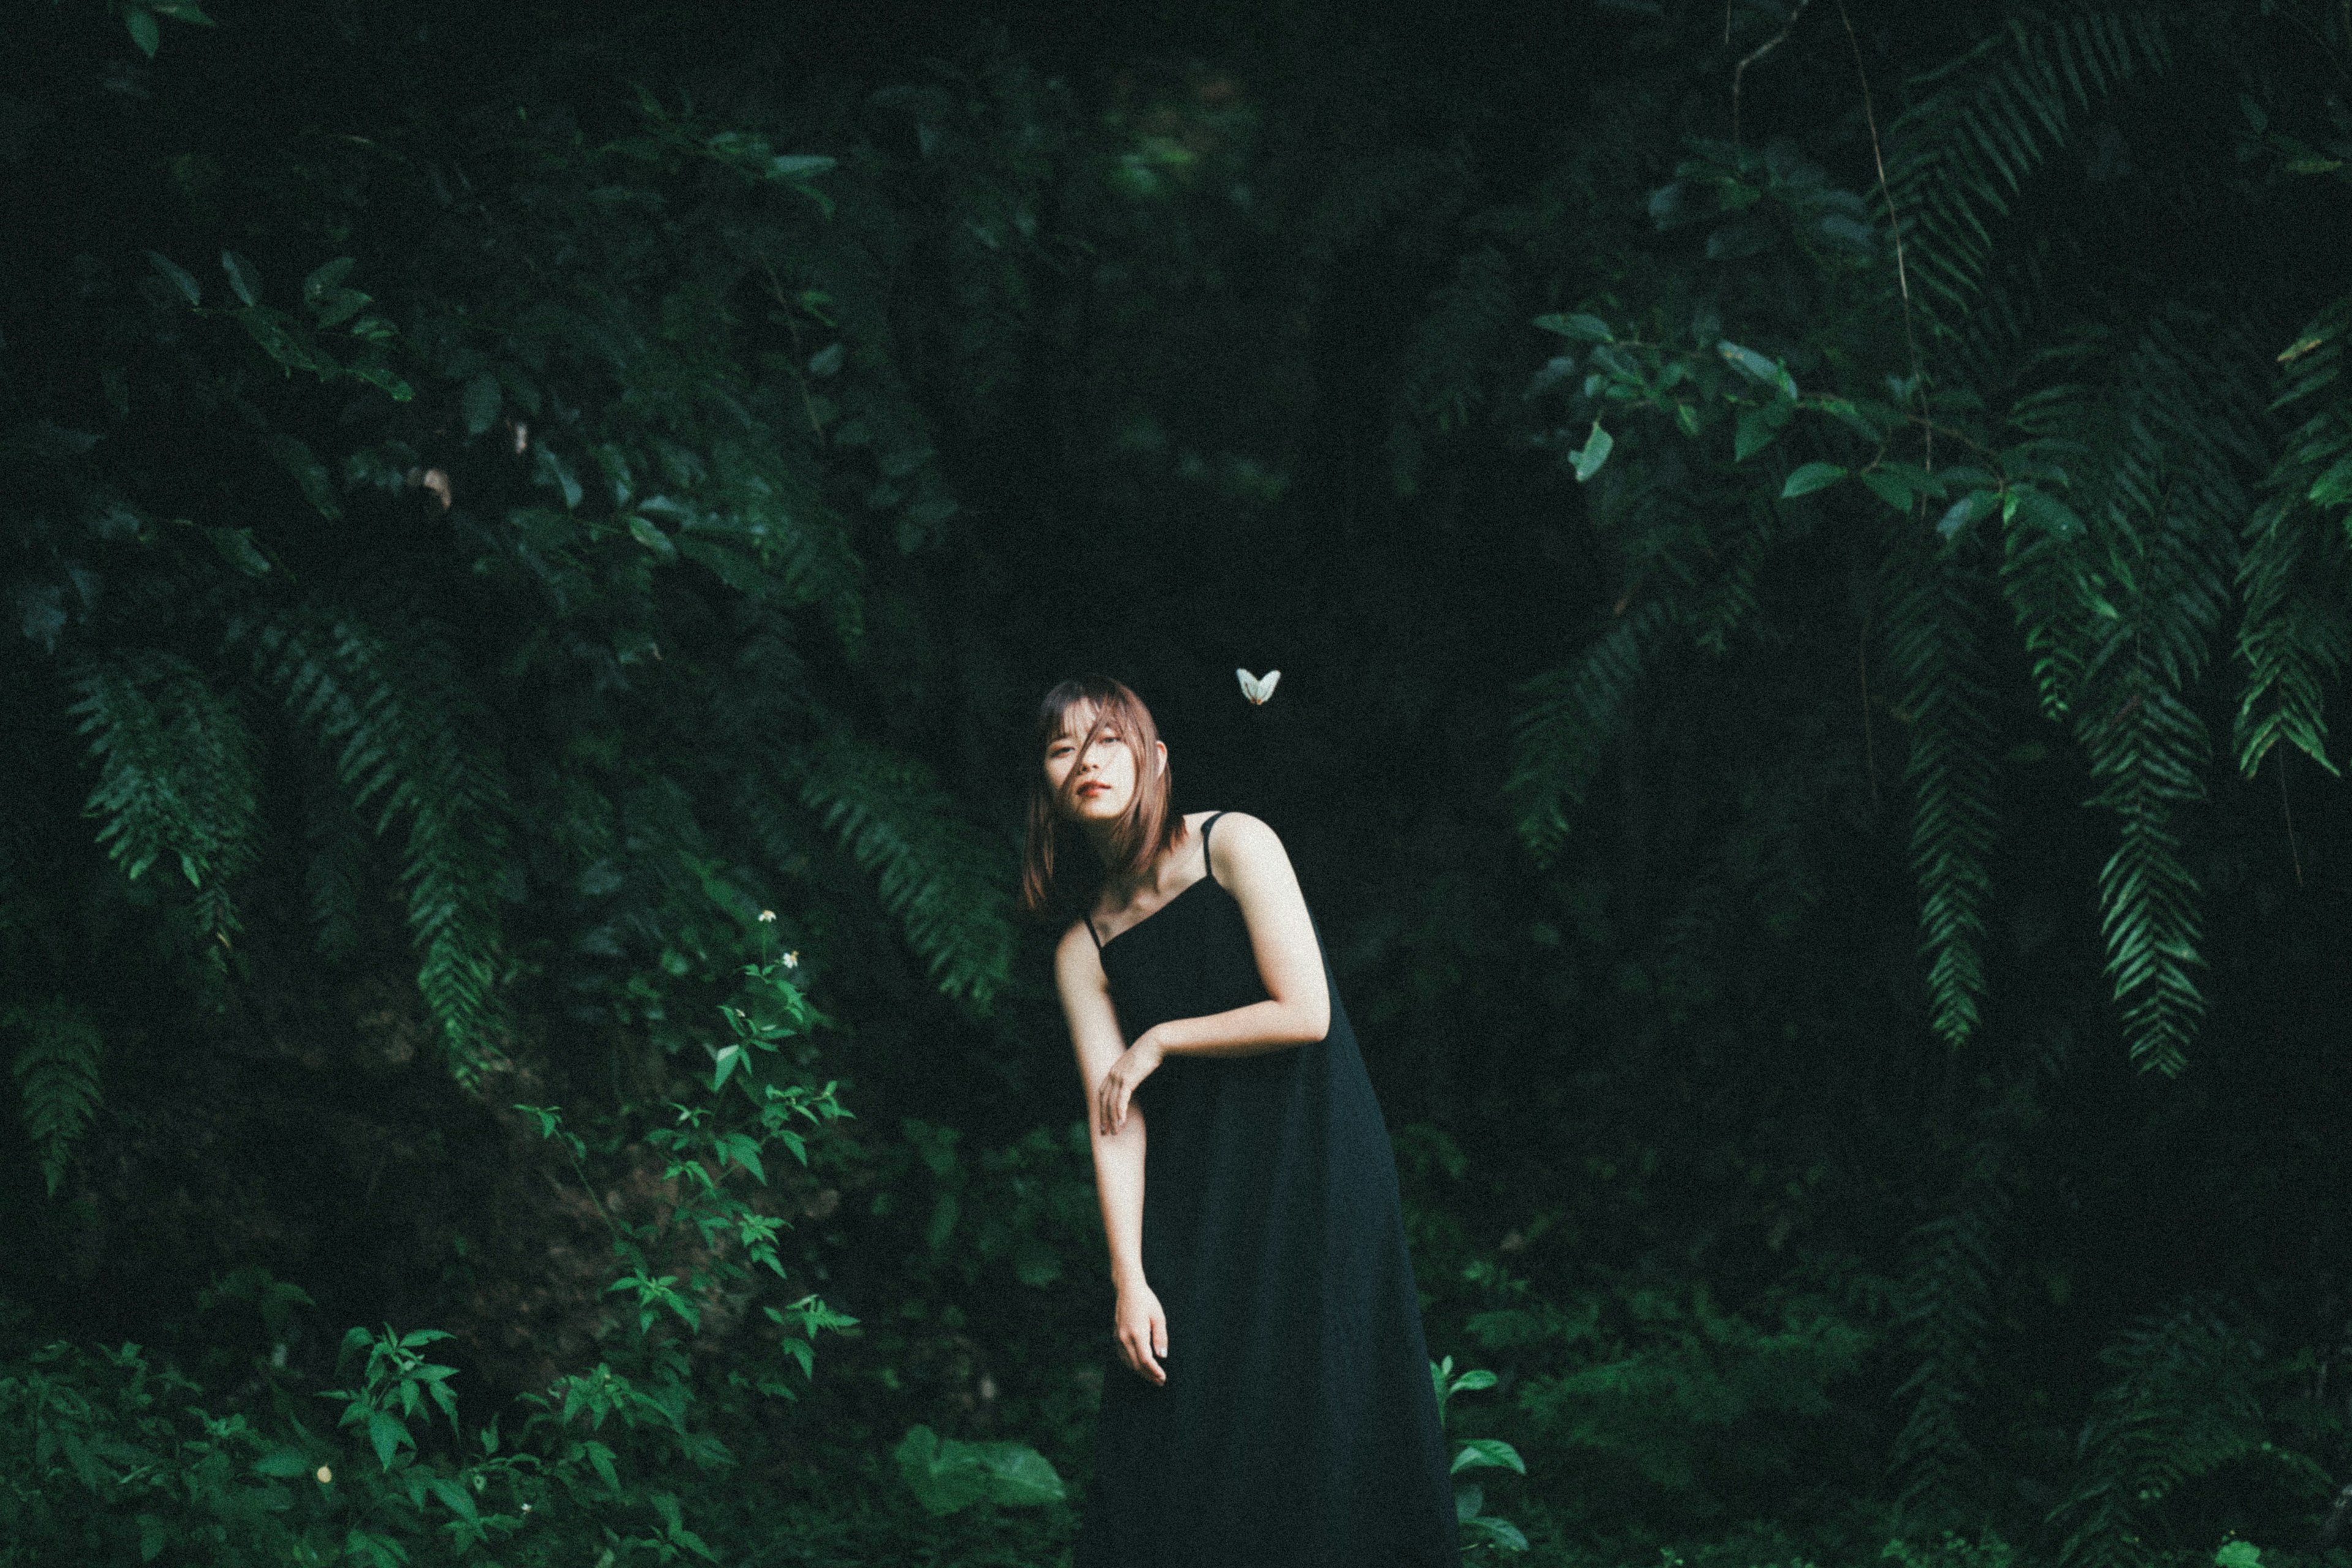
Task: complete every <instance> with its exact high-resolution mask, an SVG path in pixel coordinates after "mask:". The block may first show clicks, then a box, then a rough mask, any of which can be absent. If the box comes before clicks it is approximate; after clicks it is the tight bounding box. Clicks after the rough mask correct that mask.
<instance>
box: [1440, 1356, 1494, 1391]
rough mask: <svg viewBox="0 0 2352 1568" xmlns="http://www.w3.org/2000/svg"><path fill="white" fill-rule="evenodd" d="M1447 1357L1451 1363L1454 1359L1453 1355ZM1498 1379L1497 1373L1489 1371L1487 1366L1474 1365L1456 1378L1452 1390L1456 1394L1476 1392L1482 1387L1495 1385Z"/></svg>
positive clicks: (1447, 1360)
mask: <svg viewBox="0 0 2352 1568" xmlns="http://www.w3.org/2000/svg"><path fill="white" fill-rule="evenodd" d="M1445 1359H1446V1362H1447V1363H1449V1364H1451V1363H1452V1362H1453V1360H1454V1358H1453V1357H1452V1356H1448V1357H1446V1358H1445ZM1497 1381H1498V1379H1496V1376H1495V1374H1494V1373H1491V1372H1488V1371H1487V1370H1486V1368H1485V1367H1483V1366H1482V1367H1474V1368H1472V1369H1471V1370H1470V1371H1468V1372H1465V1373H1463V1374H1462V1375H1461V1376H1460V1377H1457V1378H1455V1379H1454V1387H1453V1390H1452V1392H1454V1393H1455V1394H1476V1393H1478V1392H1479V1391H1480V1390H1481V1389H1487V1388H1492V1387H1494V1386H1495V1384H1496V1382H1497Z"/></svg>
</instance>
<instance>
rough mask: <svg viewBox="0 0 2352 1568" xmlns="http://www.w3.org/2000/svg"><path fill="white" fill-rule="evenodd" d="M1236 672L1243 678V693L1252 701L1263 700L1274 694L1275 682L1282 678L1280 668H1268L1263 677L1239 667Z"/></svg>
mask: <svg viewBox="0 0 2352 1568" xmlns="http://www.w3.org/2000/svg"><path fill="white" fill-rule="evenodd" d="M1234 674H1235V675H1238V676H1240V677H1241V678H1242V695H1243V696H1244V697H1246V698H1248V699H1249V700H1251V701H1252V702H1263V701H1265V700H1266V699H1267V698H1269V697H1271V696H1273V695H1274V683H1275V682H1276V681H1277V680H1280V679H1282V671H1280V670H1278V669H1269V670H1267V671H1266V672H1265V677H1264V678H1263V679H1261V678H1259V677H1257V676H1255V675H1252V674H1251V673H1250V672H1249V671H1248V670H1246V669H1237V670H1235V671H1234Z"/></svg>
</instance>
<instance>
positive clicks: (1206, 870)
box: [1201, 811, 1225, 888]
mask: <svg viewBox="0 0 2352 1568" xmlns="http://www.w3.org/2000/svg"><path fill="white" fill-rule="evenodd" d="M1224 815H1225V814H1224V813H1223V812H1222V811H1221V812H1218V813H1217V814H1216V816H1212V817H1210V818H1209V820H1208V821H1206V822H1204V823H1202V824H1201V873H1202V875H1203V876H1205V877H1207V878H1208V879H1209V880H1211V881H1212V882H1217V863H1216V862H1215V861H1214V860H1212V859H1210V858H1209V829H1211V828H1213V827H1214V826H1216V825H1217V817H1218V816H1224ZM1217 886H1219V887H1220V888H1222V887H1223V886H1224V884H1223V882H1217Z"/></svg>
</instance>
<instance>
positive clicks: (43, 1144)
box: [0, 1001, 106, 1197]
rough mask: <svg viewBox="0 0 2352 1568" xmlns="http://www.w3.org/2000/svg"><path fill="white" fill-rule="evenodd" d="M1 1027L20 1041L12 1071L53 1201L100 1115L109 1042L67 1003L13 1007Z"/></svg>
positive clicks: (82, 1014)
mask: <svg viewBox="0 0 2352 1568" xmlns="http://www.w3.org/2000/svg"><path fill="white" fill-rule="evenodd" d="M0 1025H5V1026H6V1029H7V1032H8V1033H9V1034H11V1035H15V1036H16V1037H17V1039H18V1043H17V1046H16V1059H15V1061H14V1062H12V1063H11V1064H10V1067H9V1072H10V1073H11V1074H12V1075H13V1076H14V1077H15V1079H16V1093H17V1097H18V1099H19V1101H20V1106H19V1109H20V1111H21V1113H22V1115H23V1117H24V1121H25V1131H26V1134H27V1135H28V1136H30V1137H31V1139H32V1141H33V1147H34V1149H35V1150H36V1151H37V1152H38V1153H39V1155H40V1161H41V1179H42V1180H43V1181H44V1182H47V1184H48V1188H49V1195H50V1196H52V1197H54V1196H56V1195H57V1191H58V1186H59V1184H62V1183H63V1182H64V1181H65V1178H66V1162H67V1160H68V1158H69V1157H70V1156H71V1155H72V1153H73V1146H74V1142H75V1141H76V1140H78V1139H79V1138H80V1137H81V1135H82V1134H83V1133H85V1132H87V1131H89V1124H90V1120H91V1118H93V1117H94V1116H96V1115H97V1114H98V1102H99V1078H98V1068H99V1060H100V1057H101V1055H102V1054H103V1053H104V1050H105V1046H106V1042H105V1040H104V1039H103V1038H101V1037H100V1035H99V1032H98V1027H97V1026H96V1025H94V1024H92V1023H91V1022H90V1020H89V1016H87V1015H85V1014H84V1013H83V1012H82V1011H81V1010H80V1009H79V1008H78V1007H76V1006H74V1005H72V1004H70V1003H68V1002H61V1001H53V1002H47V1003H43V1004H40V1005H35V1006H16V1007H11V1008H9V1009H8V1011H7V1013H6V1015H5V1016H0Z"/></svg>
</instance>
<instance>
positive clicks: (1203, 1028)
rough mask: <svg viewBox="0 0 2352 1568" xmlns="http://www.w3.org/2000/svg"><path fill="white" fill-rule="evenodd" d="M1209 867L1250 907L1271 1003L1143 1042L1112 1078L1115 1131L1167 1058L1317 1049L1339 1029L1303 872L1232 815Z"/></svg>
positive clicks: (1105, 1120)
mask: <svg viewBox="0 0 2352 1568" xmlns="http://www.w3.org/2000/svg"><path fill="white" fill-rule="evenodd" d="M1209 847H1210V851H1211V855H1212V858H1211V860H1210V864H1209V869H1210V871H1211V873H1212V874H1213V875H1214V876H1215V878H1216V879H1217V881H1218V882H1219V883H1220V884H1221V885H1222V886H1223V888H1224V889H1225V890H1226V891H1227V892H1229V893H1231V894H1232V895H1233V896H1234V901H1235V902H1236V903H1238V904H1240V905H1241V907H1242V918H1243V920H1244V921H1245V922H1246V923H1247V924H1248V926H1249V933H1250V948H1251V951H1252V952H1254V953H1255V956H1256V958H1257V972H1258V978H1259V979H1260V980H1261V981H1262V982H1263V983H1264V984H1265V991H1266V999H1265V1001H1263V1002H1252V1003H1251V1004H1249V1005H1247V1006H1244V1007H1234V1008H1230V1009H1228V1010H1227V1011H1225V1012H1223V1013H1210V1014H1205V1015H1203V1016H1201V1017H1198V1018H1171V1019H1170V1020H1169V1021H1168V1022H1166V1023H1164V1024H1160V1025H1156V1026H1153V1027H1151V1028H1149V1029H1146V1030H1145V1031H1144V1032H1143V1033H1142V1034H1141V1035H1139V1036H1138V1037H1136V1039H1135V1042H1134V1043H1133V1044H1132V1045H1130V1046H1129V1047H1128V1048H1127V1050H1126V1052H1125V1054H1124V1055H1122V1056H1121V1057H1120V1058H1119V1059H1118V1062H1116V1063H1114V1064H1113V1065H1112V1068H1111V1069H1110V1071H1108V1072H1107V1073H1105V1074H1104V1075H1103V1078H1102V1081H1101V1083H1100V1085H1099V1086H1098V1088H1097V1092H1096V1103H1095V1114H1096V1117H1097V1120H1098V1121H1100V1122H1101V1124H1102V1126H1103V1128H1104V1129H1105V1130H1106V1131H1109V1132H1117V1131H1118V1129H1119V1127H1120V1126H1122V1125H1123V1124H1124V1123H1125V1122H1126V1120H1127V1102H1128V1100H1129V1097H1130V1096H1132V1095H1133V1094H1134V1092H1135V1086H1136V1085H1137V1084H1139V1083H1141V1082H1142V1081H1143V1080H1144V1079H1147V1078H1149V1077H1150V1076H1151V1072H1152V1069H1153V1068H1157V1067H1158V1066H1159V1065H1160V1062H1161V1061H1162V1060H1163V1059H1165V1058H1169V1057H1177V1056H1184V1057H1247V1056H1256V1055H1258V1054H1260V1053H1261V1052H1265V1051H1278V1050H1284V1049H1286V1048H1288V1047H1292V1046H1304V1045H1311V1044H1313V1043H1314V1042H1315V1041H1317V1040H1319V1039H1321V1038H1322V1037H1324V1036H1325V1035H1327V1034H1328V1033H1330V1030H1331V991H1330V987H1329V986H1328V985H1327V984H1324V979H1323V950H1322V948H1321V946H1320V945H1319V944H1318V942H1316V940H1315V924H1314V921H1312V920H1310V919H1309V918H1308V917H1307V899H1306V896H1305V895H1304V894H1302V893H1301V892H1300V891H1299V890H1298V875H1297V872H1296V871H1294V870H1292V869H1291V866H1290V857H1289V855H1288V854H1287V853H1286V852H1285V851H1284V849H1283V847H1282V840H1281V839H1280V838H1278V837H1276V836H1275V831H1274V829H1273V828H1271V827H1268V826H1266V825H1265V823H1263V822H1260V821H1259V820H1258V819H1257V818H1256V817H1255V816H1244V815H1243V814H1242V813H1240V812H1237V811H1235V812H1227V813H1226V814H1225V815H1224V816H1221V817H1219V818H1218V819H1217V826H1216V831H1215V832H1213V834H1212V835H1211V836H1210V839H1209Z"/></svg>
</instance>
